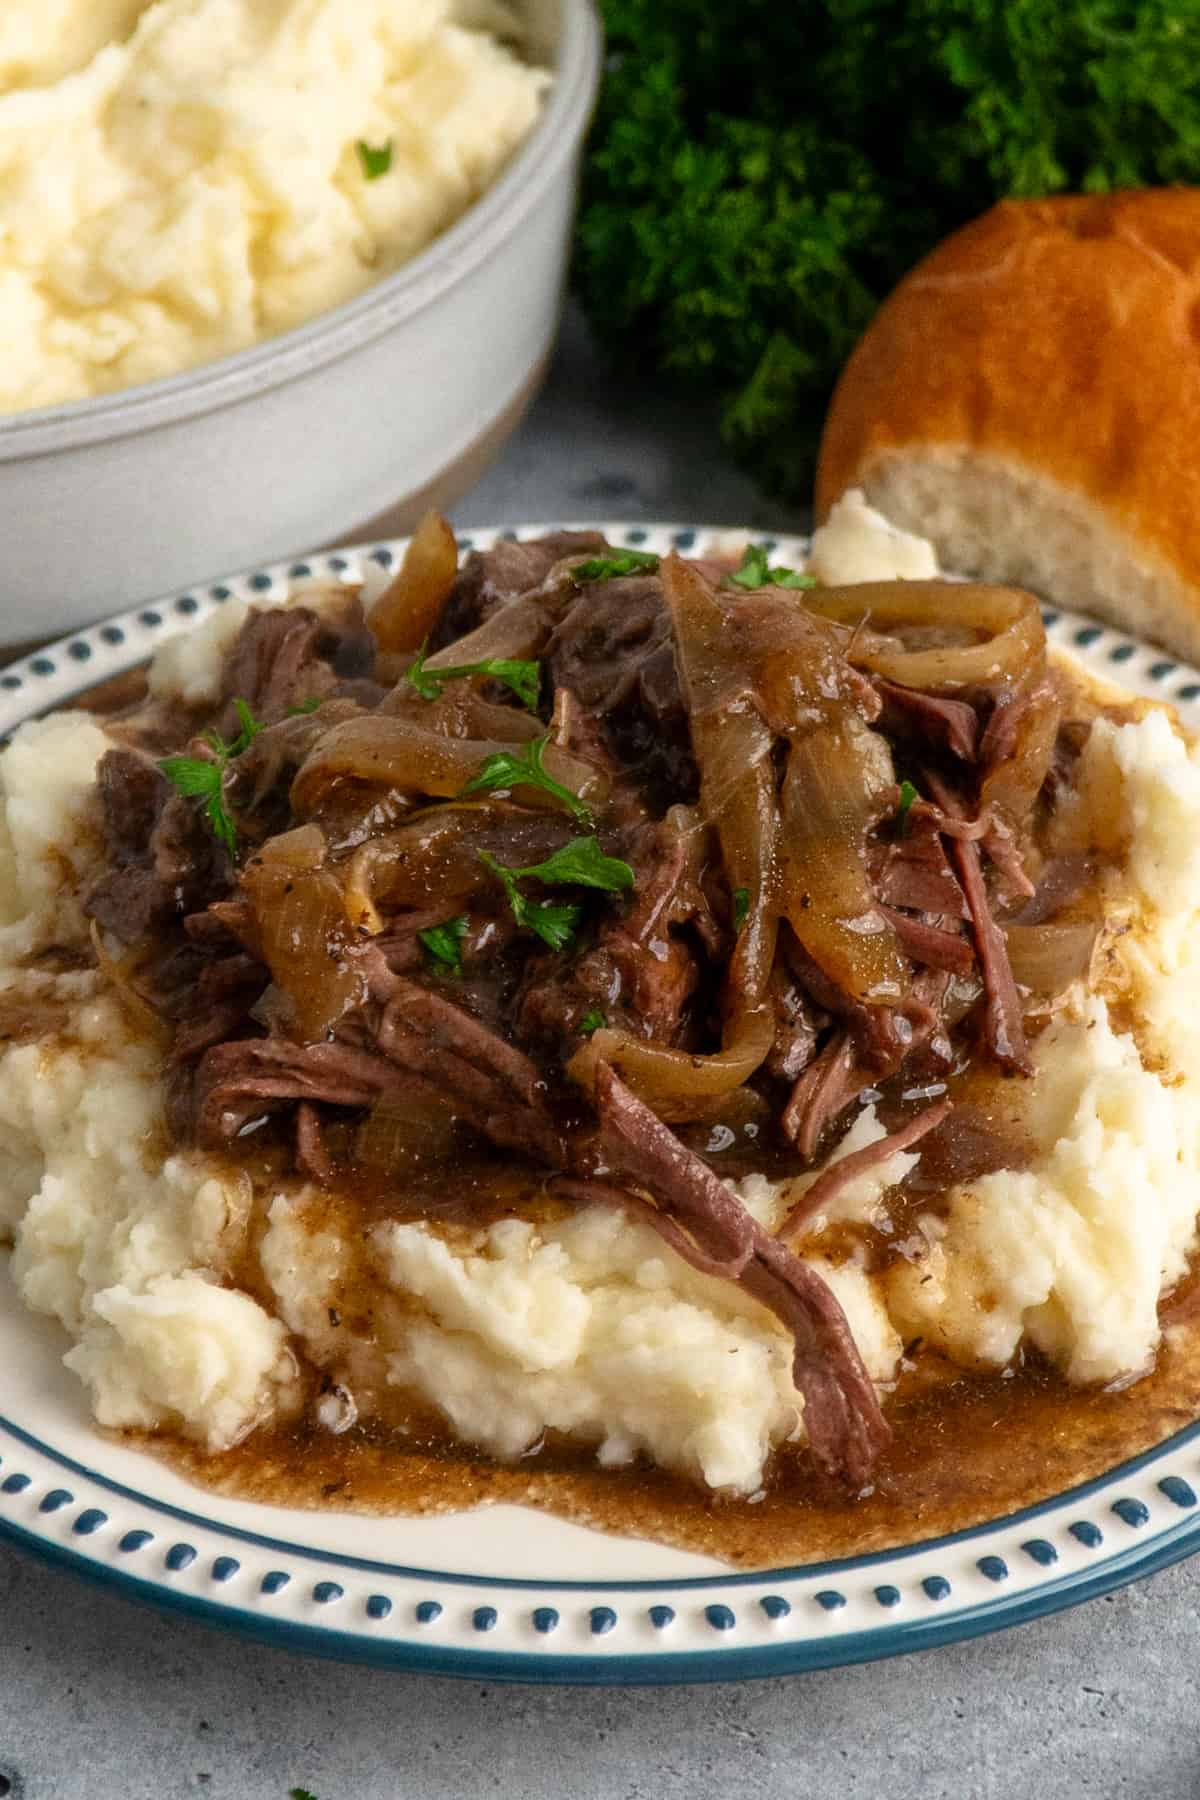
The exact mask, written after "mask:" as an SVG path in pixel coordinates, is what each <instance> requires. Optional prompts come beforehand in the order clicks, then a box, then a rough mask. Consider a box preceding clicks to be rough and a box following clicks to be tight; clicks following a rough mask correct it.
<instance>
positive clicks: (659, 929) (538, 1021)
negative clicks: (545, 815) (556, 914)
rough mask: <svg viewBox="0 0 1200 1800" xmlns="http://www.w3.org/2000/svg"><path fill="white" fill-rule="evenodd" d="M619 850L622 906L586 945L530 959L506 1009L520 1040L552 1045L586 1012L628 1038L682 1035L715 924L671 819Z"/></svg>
mask: <svg viewBox="0 0 1200 1800" xmlns="http://www.w3.org/2000/svg"><path fill="white" fill-rule="evenodd" d="M622 848H623V850H624V852H625V855H626V856H627V858H628V860H629V862H630V865H631V867H632V868H633V870H634V874H635V884H634V889H633V894H632V897H631V899H630V901H629V903H628V905H627V906H626V907H625V908H623V909H622V911H621V912H620V913H619V914H618V915H617V916H616V917H614V918H611V919H606V920H605V921H604V922H603V923H602V924H601V926H600V929H599V932H598V934H597V938H596V942H595V944H594V945H593V946H592V948H591V949H590V950H585V951H584V952H583V953H582V954H581V955H576V956H575V957H573V958H571V957H563V956H554V957H550V958H547V959H537V960H535V962H534V963H533V964H532V965H531V966H530V969H529V972H528V975H527V977H526V980H525V982H524V983H523V985H522V989H521V992H520V994H519V995H518V998H517V1002H516V1009H515V1015H514V1029H515V1031H516V1033H517V1036H518V1037H520V1038H521V1039H523V1040H525V1041H530V1042H540V1043H543V1044H551V1045H562V1044H563V1043H564V1042H565V1041H566V1040H569V1039H571V1038H573V1037H576V1036H577V1034H578V1032H579V1028H580V1025H581V1023H582V1021H583V1019H584V1017H585V1015H586V1014H588V1013H589V1012H592V1011H594V1010H599V1011H600V1012H602V1013H603V1015H604V1022H605V1024H607V1025H612V1026H614V1027H618V1028H620V1029H622V1030H624V1031H627V1032H629V1033H630V1034H631V1035H632V1036H634V1037H641V1038H652V1039H654V1040H655V1041H657V1042H659V1043H668V1044H674V1043H676V1042H678V1041H679V1039H680V1037H681V1036H682V1035H683V1034H684V1033H685V1031H686V1026H687V1018H686V1008H687V1005H688V1002H689V1000H690V999H691V997H692V995H693V993H694V992H695V990H696V987H697V984H698V982H699V980H700V961H699V952H700V951H701V949H702V948H703V947H706V946H707V947H713V946H715V944H716V943H718V942H719V940H720V936H721V933H720V928H719V927H718V926H717V924H716V921H715V920H714V918H713V916H712V913H711V910H710V908H709V904H708V900H707V898H706V896H705V894H704V892H703V889H702V888H701V886H700V884H699V881H698V879H697V871H696V870H695V869H694V868H693V866H692V865H693V856H692V850H691V846H690V845H689V842H688V838H687V835H686V833H685V832H684V831H683V830H682V829H681V828H680V826H679V825H678V824H677V823H676V822H674V821H673V820H672V819H664V820H662V821H661V822H660V823H658V824H651V825H643V826H641V827H638V828H636V829H635V830H634V831H633V832H632V833H631V834H630V836H629V838H628V840H627V842H626V843H625V844H624V845H623V846H622ZM685 928H688V935H687V936H685V935H684V931H685Z"/></svg>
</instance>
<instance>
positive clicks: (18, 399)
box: [0, 0, 548, 411]
mask: <svg viewBox="0 0 1200 1800" xmlns="http://www.w3.org/2000/svg"><path fill="white" fill-rule="evenodd" d="M515 36H516V32H515V28H514V25H513V16H512V15H511V14H510V13H509V12H508V11H507V10H506V8H505V7H504V6H503V5H502V4H500V3H499V0H495V3H492V0H485V3H484V4H483V5H480V4H475V3H474V0H354V4H353V5H342V4H339V0H272V3H271V4H269V5H264V4H261V3H259V0H154V3H153V4H147V3H146V0H141V3H140V4H139V3H137V0H103V3H102V4H96V3H95V0H53V3H52V4H50V5H45V4H41V3H40V0H38V3H37V4H35V0H10V3H9V4H8V5H6V6H4V7H3V8H0V342H2V343H3V345H4V358H3V363H2V365H0V410H9V411H14V410H17V409H19V408H24V407H31V406H48V405H53V404H56V403H58V402H60V401H66V400H78V399H84V398H86V397H87V396H89V395H93V394H101V393H106V392H109V391H111V390H112V389H115V388H122V387H127V386H129V385H130V384H132V383H135V382H142V381H149V380H152V379H153V378H154V377H156V376H160V375H169V374H173V373H175V372H176V371H178V370H181V369H185V368H189V367H191V366H192V365H193V364H195V363H200V362H206V361H208V360H210V359H211V358H213V357H218V356H223V355H226V354H227V353H228V352H230V351H234V350H240V349H244V348H245V347H246V346H247V345H250V344H254V343H257V342H258V341H259V340H260V339H262V338H264V337H269V336H271V335H272V334H274V333H276V332H279V331H286V330H287V329H288V328H289V327H291V326H294V325H298V324H301V323H302V322H303V321H304V320H306V319H310V318H312V317H313V316H314V315H315V314H317V313H319V312H322V311H324V310H325V309H326V308H328V307H331V306H336V305H338V304H339V303H340V302H341V301H344V300H348V299H350V298H351V297H352V296H353V295H355V294H357V293H359V292H361V290H362V289H363V288H365V287H367V286H369V285H370V284H371V283H372V282H374V281H378V280H379V279H380V278H381V277H382V276H384V275H387V274H389V273H390V272H391V271H392V270H394V269H397V268H399V266H400V265H401V264H402V263H404V262H405V261H407V260H408V258H409V257H411V256H413V255H415V253H416V252H417V251H418V250H420V249H422V248H423V247H424V246H425V245H426V244H428V243H429V242H430V240H431V239H432V238H433V237H435V236H436V235H437V234H438V233H439V232H440V231H443V230H445V228H446V227H447V226H448V225H450V224H451V223H452V222H453V221H454V220H455V219H456V218H457V217H458V216H459V214H460V213H461V212H463V210H464V209H465V208H466V207H468V206H469V205H470V204H471V203H472V201H473V200H475V199H476V198H477V196H478V195H479V194H480V193H481V192H482V191H483V189H484V188H486V187H487V186H488V185H489V183H490V182H491V181H493V180H494V178H495V176H496V175H497V173H498V172H499V170H500V169H501V168H502V167H503V165H504V163H505V161H506V160H507V159H508V157H509V156H510V155H511V154H512V152H513V150H514V149H515V148H516V146H517V145H518V144H519V143H520V142H521V140H522V139H523V138H524V137H525V135H526V134H527V132H528V131H529V129H530V127H531V126H532V124H533V122H534V120H535V119H536V117H537V114H538V111H539V108H540V106H541V101H542V96H543V94H544V91H545V87H546V83H547V79H548V78H547V76H546V75H545V74H544V72H542V71H538V70H535V69H532V68H530V67H529V66H528V65H527V64H526V63H524V62H522V61H521V60H520V58H519V56H518V55H517V54H516V53H515V52H514V51H513V50H512V49H510V48H509V47H508V45H509V42H511V40H512V39H513V38H514V37H515ZM360 143H363V144H365V145H367V146H369V147H371V148H374V149H382V148H383V147H384V146H390V159H391V160H390V166H389V167H388V168H387V170H386V172H384V173H382V174H380V175H378V176H377V177H375V178H374V179H370V180H368V179H367V176H366V172H365V170H364V167H363V162H362V160H361V159H360V154H359V150H358V145H359V144H360Z"/></svg>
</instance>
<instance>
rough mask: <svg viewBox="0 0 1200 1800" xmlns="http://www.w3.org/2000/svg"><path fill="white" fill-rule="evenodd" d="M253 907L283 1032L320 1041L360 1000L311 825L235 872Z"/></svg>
mask: <svg viewBox="0 0 1200 1800" xmlns="http://www.w3.org/2000/svg"><path fill="white" fill-rule="evenodd" d="M241 887H242V892H243V893H244V894H245V896H246V898H247V899H248V900H249V901H250V903H251V905H252V907H253V908H254V915H255V919H256V922H257V925H258V937H259V942H260V945H261V954H262V959H263V961H264V962H265V963H266V965H267V967H268V968H269V969H270V971H271V979H272V981H273V982H274V983H275V986H276V987H277V988H278V989H279V991H280V993H281V994H282V995H284V996H285V999H286V1013H287V1024H288V1027H289V1030H290V1031H292V1032H293V1033H294V1034H295V1036H296V1037H297V1038H298V1039H299V1040H300V1042H302V1043H310V1044H311V1043H319V1042H321V1041H322V1040H323V1039H324V1038H325V1037H327V1036H328V1033H329V1030H330V1028H331V1027H332V1026H333V1025H334V1024H336V1023H337V1021H338V1020H339V1019H340V1018H342V1017H343V1016H344V1014H345V1013H347V1012H348V1011H350V1009H351V1008H352V1007H354V1006H357V1005H360V1004H361V1003H362V1001H363V1000H365V999H366V994H367V987H366V978H365V976H364V973H363V970H362V967H361V965H360V963H359V961H358V959H357V958H356V957H355V955H354V952H353V946H354V943H355V936H356V934H354V933H353V932H352V931H351V930H350V928H349V926H348V924H347V921H346V907H345V900H344V898H343V894H342V889H341V885H340V883H339V882H338V880H337V879H336V877H335V876H334V874H333V873H332V871H331V870H330V869H329V868H328V867H327V866H326V858H325V839H324V837H323V835H322V834H321V832H319V831H317V830H316V829H315V827H313V826H304V827H301V828H300V829H299V830H296V831H289V832H284V833H283V834H282V835H281V836H279V837H275V838H268V840H267V842H266V843H265V844H264V845H263V846H262V848H261V849H260V850H259V851H258V852H257V854H256V855H255V856H253V857H252V858H251V859H250V861H249V862H247V863H246V864H245V866H244V868H243V869H242V873H241Z"/></svg>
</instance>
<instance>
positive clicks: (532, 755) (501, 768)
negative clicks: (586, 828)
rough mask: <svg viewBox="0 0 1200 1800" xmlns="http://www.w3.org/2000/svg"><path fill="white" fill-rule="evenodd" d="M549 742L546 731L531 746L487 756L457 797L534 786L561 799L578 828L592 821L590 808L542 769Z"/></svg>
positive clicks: (526, 745) (500, 751)
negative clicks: (477, 771)
mask: <svg viewBox="0 0 1200 1800" xmlns="http://www.w3.org/2000/svg"><path fill="white" fill-rule="evenodd" d="M549 742H550V733H549V732H548V731H547V732H546V733H545V734H544V735H543V736H542V737H540V738H534V739H533V741H532V743H528V744H522V746H521V748H520V749H519V750H499V751H497V753H496V754H495V756H489V757H488V758H487V760H486V761H485V762H484V764H483V767H482V768H481V769H480V771H479V773H478V774H477V775H472V777H471V779H470V781H468V782H467V785H466V786H465V787H464V788H461V789H460V790H459V793H460V797H461V796H463V795H466V794H490V793H496V792H498V791H499V792H503V791H504V790H506V789H508V788H516V787H535V788H541V789H542V791H543V793H547V794H553V795H554V797H555V799H556V800H561V801H562V803H563V805H564V806H565V807H566V808H567V810H568V812H569V813H570V814H571V817H572V818H573V819H576V820H578V822H579V824H581V825H590V824H591V822H592V814H591V809H590V808H589V807H587V806H585V805H584V803H583V801H582V800H581V799H580V798H579V795H578V794H573V793H572V792H571V790H570V788H568V787H564V786H563V784H562V782H561V781H555V779H554V777H553V776H552V775H547V773H546V771H545V769H544V768H543V766H542V764H543V759H544V757H545V754H546V745H547V744H548V743H549Z"/></svg>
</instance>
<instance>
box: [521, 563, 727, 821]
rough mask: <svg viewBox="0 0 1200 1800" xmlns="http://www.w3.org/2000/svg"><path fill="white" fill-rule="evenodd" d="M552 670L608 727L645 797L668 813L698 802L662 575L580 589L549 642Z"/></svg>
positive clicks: (625, 578) (560, 684) (555, 679)
mask: <svg viewBox="0 0 1200 1800" xmlns="http://www.w3.org/2000/svg"><path fill="white" fill-rule="evenodd" d="M546 663H547V667H548V668H549V671H550V676H551V679H552V680H553V682H554V684H555V686H556V687H561V688H566V689H568V690H569V691H570V692H571V693H572V694H574V695H575V697H576V699H577V700H578V702H579V704H580V705H581V706H582V707H583V708H584V709H585V710H586V711H587V712H589V713H591V714H592V715H593V716H594V717H596V718H598V719H602V720H603V722H604V725H605V730H606V735H607V738H608V740H609V742H610V743H611V745H612V747H613V750H614V752H615V754H616V756H617V760H618V761H619V763H620V764H622V765H623V767H624V769H625V771H626V773H627V776H628V778H629V779H631V780H632V781H633V782H634V783H635V784H636V786H637V788H638V789H639V791H641V792H644V793H646V794H649V795H651V796H655V797H658V798H659V799H660V800H661V801H662V804H663V806H664V807H665V806H666V805H667V804H668V803H669V802H670V801H676V802H678V801H689V800H690V799H692V798H693V796H694V795H695V793H696V791H697V789H698V786H699V778H698V776H697V773H696V764H695V760H694V757H693V754H692V744H691V737H690V733H689V728H688V716H687V709H686V707H685V704H684V698H683V691H682V688H681V686H680V680H679V670H678V666H677V664H676V658H675V643H674V636H673V633H672V629H671V620H670V616H669V613H668V611H667V607H666V604H665V601H664V599H663V588H662V581H661V579H660V578H659V577H658V576H657V575H629V576H622V577H617V578H615V579H614V580H611V581H597V582H592V583H590V584H589V585H586V586H584V587H582V588H581V589H580V592H579V596H578V598H577V599H576V600H575V602H574V604H573V605H571V606H570V607H569V608H568V609H567V611H566V612H565V613H564V614H563V617H562V618H561V619H560V621H559V623H558V625H557V626H556V627H555V630H554V632H553V634H552V635H551V638H550V641H549V643H548V645H547V647H546Z"/></svg>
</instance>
